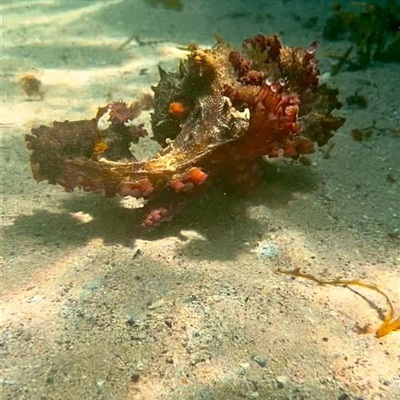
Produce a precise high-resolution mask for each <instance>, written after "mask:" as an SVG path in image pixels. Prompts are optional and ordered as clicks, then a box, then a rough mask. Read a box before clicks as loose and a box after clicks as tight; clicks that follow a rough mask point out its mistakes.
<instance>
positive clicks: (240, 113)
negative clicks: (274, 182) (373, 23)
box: [26, 35, 344, 226]
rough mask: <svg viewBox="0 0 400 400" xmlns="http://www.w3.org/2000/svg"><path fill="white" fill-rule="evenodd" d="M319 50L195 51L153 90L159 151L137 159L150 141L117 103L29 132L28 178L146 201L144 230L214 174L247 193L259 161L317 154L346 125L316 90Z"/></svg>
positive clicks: (321, 88)
mask: <svg viewBox="0 0 400 400" xmlns="http://www.w3.org/2000/svg"><path fill="white" fill-rule="evenodd" d="M316 47H317V46H316V43H312V44H311V45H310V46H309V47H308V48H297V47H285V46H282V44H281V42H280V41H279V39H278V38H277V36H264V35H256V36H254V37H252V38H249V39H246V40H245V41H244V43H243V46H242V49H241V50H235V49H233V48H232V47H231V46H229V45H228V44H226V43H224V42H223V41H222V40H218V43H217V44H216V45H215V46H214V47H213V48H210V49H200V48H198V47H196V46H191V47H190V48H189V53H190V54H189V56H188V58H187V60H185V61H183V62H181V64H180V66H179V70H178V72H175V73H167V72H165V71H164V70H163V69H161V68H159V72H160V77H161V79H160V82H159V83H158V85H157V86H155V87H153V88H152V89H153V91H154V99H153V106H154V112H153V113H152V114H151V126H152V133H153V139H154V140H156V141H157V142H158V143H159V144H160V145H161V146H162V150H161V151H160V152H159V153H158V154H156V155H155V156H154V157H152V158H150V159H148V160H146V161H138V160H137V159H136V158H135V157H134V155H133V154H132V153H131V151H130V145H131V143H132V142H136V141H138V140H139V139H140V138H141V137H143V136H144V135H146V134H147V132H146V130H145V129H143V125H138V126H137V125H134V124H133V122H134V118H135V117H137V115H138V113H139V112H140V110H141V107H142V105H141V104H140V102H137V103H133V104H132V105H131V106H128V105H127V104H125V103H124V102H122V101H115V102H112V103H110V104H108V105H106V106H105V107H103V108H100V109H99V111H98V113H97V115H96V117H95V118H93V119H90V120H81V121H71V122H70V121H65V122H54V123H53V126H51V127H47V126H40V127H38V128H34V129H32V132H31V134H28V135H26V141H27V145H28V148H29V149H30V150H32V152H31V166H32V172H33V176H34V178H35V179H36V180H37V181H41V180H47V181H48V182H49V183H52V184H59V185H61V186H63V187H64V188H65V189H66V190H67V191H69V192H71V191H73V190H74V189H75V188H82V189H84V190H85V191H91V192H95V193H105V195H106V196H107V197H112V196H115V195H116V194H119V195H120V196H132V197H136V198H144V199H145V200H148V201H147V202H146V204H145V210H147V212H148V214H147V216H146V217H145V219H144V221H143V223H142V225H143V226H152V225H157V224H159V223H160V222H162V221H165V220H168V219H170V218H171V217H172V215H173V214H174V213H176V212H177V211H178V210H180V209H181V208H182V206H183V205H184V204H186V203H187V202H188V201H189V200H190V199H192V198H194V197H197V196H198V195H199V194H200V193H202V191H203V190H204V189H205V188H206V187H207V186H209V185H210V184H211V183H212V182H215V181H216V179H217V177H224V179H228V180H230V181H231V182H232V183H234V184H237V185H241V186H244V185H246V186H252V185H254V184H255V183H256V182H257V178H258V176H259V168H258V164H259V162H260V161H261V158H262V157H263V156H268V157H277V156H278V155H283V156H285V157H290V158H294V159H297V158H299V157H300V156H301V155H303V154H310V153H313V152H314V150H315V147H314V146H315V143H316V144H318V145H319V146H322V145H324V144H325V143H326V142H327V141H328V140H329V139H330V138H331V137H332V135H333V132H334V131H336V130H337V129H338V128H339V127H340V126H341V125H342V124H343V123H344V119H343V118H340V117H336V116H333V115H332V111H333V110H335V109H339V108H340V106H341V104H340V103H339V101H338V100H337V91H336V90H333V89H329V88H328V87H327V86H326V85H325V84H324V85H319V82H318V77H319V70H318V66H317V61H316V59H315V51H316ZM107 118H108V121H107V122H108V126H107V127H104V124H102V123H101V121H103V122H104V120H105V119H107Z"/></svg>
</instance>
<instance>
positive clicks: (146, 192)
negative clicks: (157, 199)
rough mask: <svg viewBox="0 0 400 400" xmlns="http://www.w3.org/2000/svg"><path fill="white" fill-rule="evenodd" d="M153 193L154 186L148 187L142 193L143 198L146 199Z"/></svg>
mask: <svg viewBox="0 0 400 400" xmlns="http://www.w3.org/2000/svg"><path fill="white" fill-rule="evenodd" d="M153 192H154V186H153V185H151V186H149V187H148V188H147V189H146V190H145V191H144V192H142V196H143V197H148V196H150V195H151V194H152V193H153Z"/></svg>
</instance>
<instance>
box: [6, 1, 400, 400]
mask: <svg viewBox="0 0 400 400" xmlns="http://www.w3.org/2000/svg"><path fill="white" fill-rule="evenodd" d="M183 5H184V9H183V10H182V11H180V12H177V11H173V10H166V9H163V8H161V7H158V8H154V7H150V6H149V5H148V4H146V3H145V2H144V1H140V0H115V1H113V0H111V1H95V0H91V1H84V0H80V1H67V0H65V1H61V0H59V1H51V0H49V1H33V0H29V1H7V0H3V9H2V22H3V27H2V33H3V37H2V41H3V42H2V59H3V65H2V67H3V68H2V121H1V122H2V152H3V154H2V157H1V178H2V182H1V190H2V192H1V196H2V239H1V240H2V249H1V250H2V251H1V253H2V254H1V256H2V265H1V307H2V315H1V332H2V333H1V337H0V346H1V347H0V349H1V353H2V355H1V357H2V370H1V386H0V390H1V395H2V396H1V398H2V399H4V400H6V399H7V400H8V399H29V400H39V399H40V400H44V399H46V400H47V399H66V400H67V399H82V400H86V399H87V400H89V399H105V400H106V399H107V400H111V399H113V400H114V399H115V400H124V399H135V400H136V399H143V400H152V399H154V400H158V399H168V400H180V399H182V400H186V399H196V400H211V399H213V400H225V399H287V400H289V399H292V400H295V399H296V400H299V399H322V400H325V399H327V400H330V399H341V400H345V399H354V400H355V399H358V400H361V399H363V400H369V399H371V400H372V399H374V400H378V399H400V376H399V366H400V359H399V353H400V348H399V345H400V332H399V331H398V332H394V333H392V334H390V335H388V336H386V337H383V338H381V339H377V338H375V336H374V331H375V330H376V329H377V327H378V326H379V324H380V322H381V319H382V315H383V312H385V311H386V310H387V307H386V304H385V300H384V299H383V298H382V297H381V296H379V294H377V293H375V292H373V291H369V290H363V289H361V288H353V290H350V289H349V288H343V287H337V286H319V285H316V284H314V283H313V282H311V281H306V280H301V279H297V280H293V279H291V278H289V277H285V276H279V275H276V274H274V273H273V270H274V269H275V268H289V269H292V268H297V267H299V268H301V269H302V270H303V271H305V272H309V273H313V274H315V275H317V276H320V277H322V278H324V279H330V278H336V277H338V276H342V277H345V278H359V279H362V280H364V281H366V282H370V283H374V284H376V285H378V286H379V287H380V288H381V289H382V290H384V291H385V292H386V293H387V294H388V295H389V296H390V297H391V298H392V300H393V302H394V306H395V308H396V310H397V311H399V310H400V300H399V265H400V255H399V245H400V241H399V239H398V235H399V234H400V201H399V193H400V191H399V185H400V143H399V140H400V138H399V136H398V134H397V135H396V134H395V133H394V132H393V131H391V130H390V129H392V130H393V129H394V130H395V129H397V130H398V128H399V125H400V121H399V118H400V115H399V110H400V97H399V96H400V92H399V90H398V88H399V86H400V66H399V64H385V65H384V64H377V65H371V66H370V68H368V69H366V70H364V71H358V72H346V71H343V72H341V73H339V74H338V75H337V76H335V77H332V78H331V79H330V85H331V86H333V87H338V88H340V91H341V99H342V100H344V99H345V98H346V97H347V96H349V95H351V94H354V92H355V90H357V89H359V90H360V92H361V93H362V94H364V95H365V96H366V97H367V98H368V107H367V108H366V109H361V110H360V109H354V108H350V107H348V106H344V107H343V108H342V110H341V111H340V114H341V115H343V116H345V117H346V118H347V122H346V124H345V125H344V126H343V127H342V128H341V129H340V130H339V131H338V132H337V134H336V135H335V137H334V138H333V139H332V140H331V142H330V144H328V146H327V147H326V148H323V149H321V150H319V151H318V152H317V153H316V154H315V155H314V156H313V159H312V160H313V164H312V165H311V166H310V167H305V166H302V165H283V166H280V167H279V168H272V169H271V173H270V174H268V176H267V177H266V178H265V180H264V182H263V185H262V186H261V187H260V188H258V189H257V190H255V191H254V192H253V193H243V196H238V195H236V196H235V195H229V196H227V195H225V194H224V192H223V191H222V190H219V189H218V188H214V189H212V190H211V191H210V193H209V194H208V195H207V196H206V197H204V199H203V200H201V201H199V202H197V203H194V204H193V206H192V207H190V208H189V209H188V211H187V212H186V213H185V214H183V215H181V216H178V217H177V218H176V219H175V220H174V221H172V222H171V223H168V224H165V225H163V226H161V227H160V228H158V229H154V230H151V231H143V230H142V229H140V228H139V227H138V224H139V220H138V218H137V217H135V215H136V212H135V210H131V209H129V207H128V206H129V204H128V203H129V202H127V201H125V202H122V203H121V199H111V200H106V199H104V198H102V197H100V196H96V195H88V194H86V193H80V192H75V193H74V194H68V193H65V192H64V191H63V190H62V188H60V187H56V186H51V185H48V184H47V183H45V182H41V183H40V184H36V183H35V182H34V181H33V179H32V177H31V172H30V167H29V153H28V151H27V149H26V148H25V145H24V135H25V134H26V133H27V132H29V130H30V128H31V127H33V126H38V125H40V124H51V123H52V121H54V120H61V121H63V120H66V119H69V120H74V119H84V118H92V116H93V115H94V113H95V112H96V109H97V107H98V106H101V105H105V104H106V103H107V102H108V101H109V100H110V99H125V100H127V101H130V100H132V99H135V98H138V97H139V96H140V94H141V93H147V92H149V87H150V85H151V84H155V83H157V80H158V76H157V65H158V64H160V65H162V66H163V67H164V68H167V69H174V68H175V66H176V65H177V63H178V59H179V57H183V55H182V54H181V53H180V52H179V51H178V50H177V49H176V46H177V45H186V44H188V43H192V42H195V43H198V44H200V45H202V46H210V45H212V44H213V37H212V35H213V33H214V32H217V33H219V34H220V35H222V36H223V37H224V38H225V39H226V40H228V41H230V42H232V43H237V44H239V43H240V42H241V40H242V39H244V38H246V37H248V36H251V35H253V34H256V33H258V32H263V33H266V34H273V33H278V32H280V33H281V38H282V40H283V42H284V44H289V45H302V46H306V45H308V44H309V43H311V42H312V41H313V40H315V39H317V40H319V41H320V47H319V50H318V58H319V59H320V60H321V71H322V72H323V73H324V72H328V71H329V69H330V65H331V61H329V60H328V59H327V58H325V57H324V55H325V54H326V53H327V52H334V51H336V50H337V51H343V49H345V48H346V46H347V44H346V43H340V42H339V43H329V42H326V41H324V40H323V39H322V34H321V32H322V27H323V24H324V19H325V18H326V16H327V15H328V14H329V6H330V2H329V1H306V0H303V1H282V0H277V1H259V2H256V1H254V2H250V1H239V0H232V1H211V0H207V1H188V0H187V1H185V0H183ZM289 13H293V14H296V15H298V16H300V17H301V18H302V19H303V20H307V19H308V18H310V17H312V16H318V17H319V21H318V23H317V25H316V26H315V27H314V28H312V29H304V28H303V27H302V26H301V25H300V23H299V22H298V21H295V19H294V18H293V17H292V16H290V14H289ZM134 35H137V37H138V38H139V41H140V43H141V44H142V45H141V46H139V43H138V42H137V41H135V40H133V41H132V42H131V45H130V46H128V47H125V48H124V49H122V50H118V48H119V47H120V45H121V44H122V43H123V42H124V41H125V40H126V39H127V38H128V37H130V36H134ZM143 44H144V45H143ZM26 74H34V75H35V76H37V77H39V78H40V80H41V81H42V83H43V87H42V91H43V94H44V98H43V100H35V101H32V99H28V98H27V96H26V95H25V94H24V93H23V91H22V90H21V87H20V84H19V79H20V78H21V77H22V76H24V75H26ZM396 88H397V89H396ZM148 117H149V115H148V113H144V114H142V115H141V117H140V119H141V120H143V121H146V120H147V121H148ZM373 121H376V124H377V126H379V127H381V128H382V130H381V131H374V133H373V135H372V137H371V138H370V139H369V140H367V141H364V142H361V143H360V142H356V141H354V140H353V139H352V137H351V134H350V132H351V130H352V129H354V128H363V127H367V126H369V125H371V124H373ZM147 127H148V128H149V124H148V123H147ZM387 128H388V129H387ZM139 150H140V152H141V154H142V155H146V154H152V153H153V152H154V151H156V147H155V145H154V142H152V141H151V140H147V141H144V143H143V144H142V145H141V146H140V149H139ZM388 174H390V177H389V178H390V179H388V178H387V176H388ZM260 246H261V247H260ZM262 246H264V247H265V246H267V248H268V249H269V250H271V249H272V250H274V251H275V253H276V254H275V257H268V252H267V254H266V253H265V252H264V253H263V254H264V257H263V256H262V254H261V257H260V254H259V253H260V252H259V251H258V249H260V248H262ZM268 246H269V247H268ZM269 255H271V254H269ZM366 324H370V332H368V333H366V334H360V333H359V332H358V330H359V328H360V327H363V326H365V325H366Z"/></svg>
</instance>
